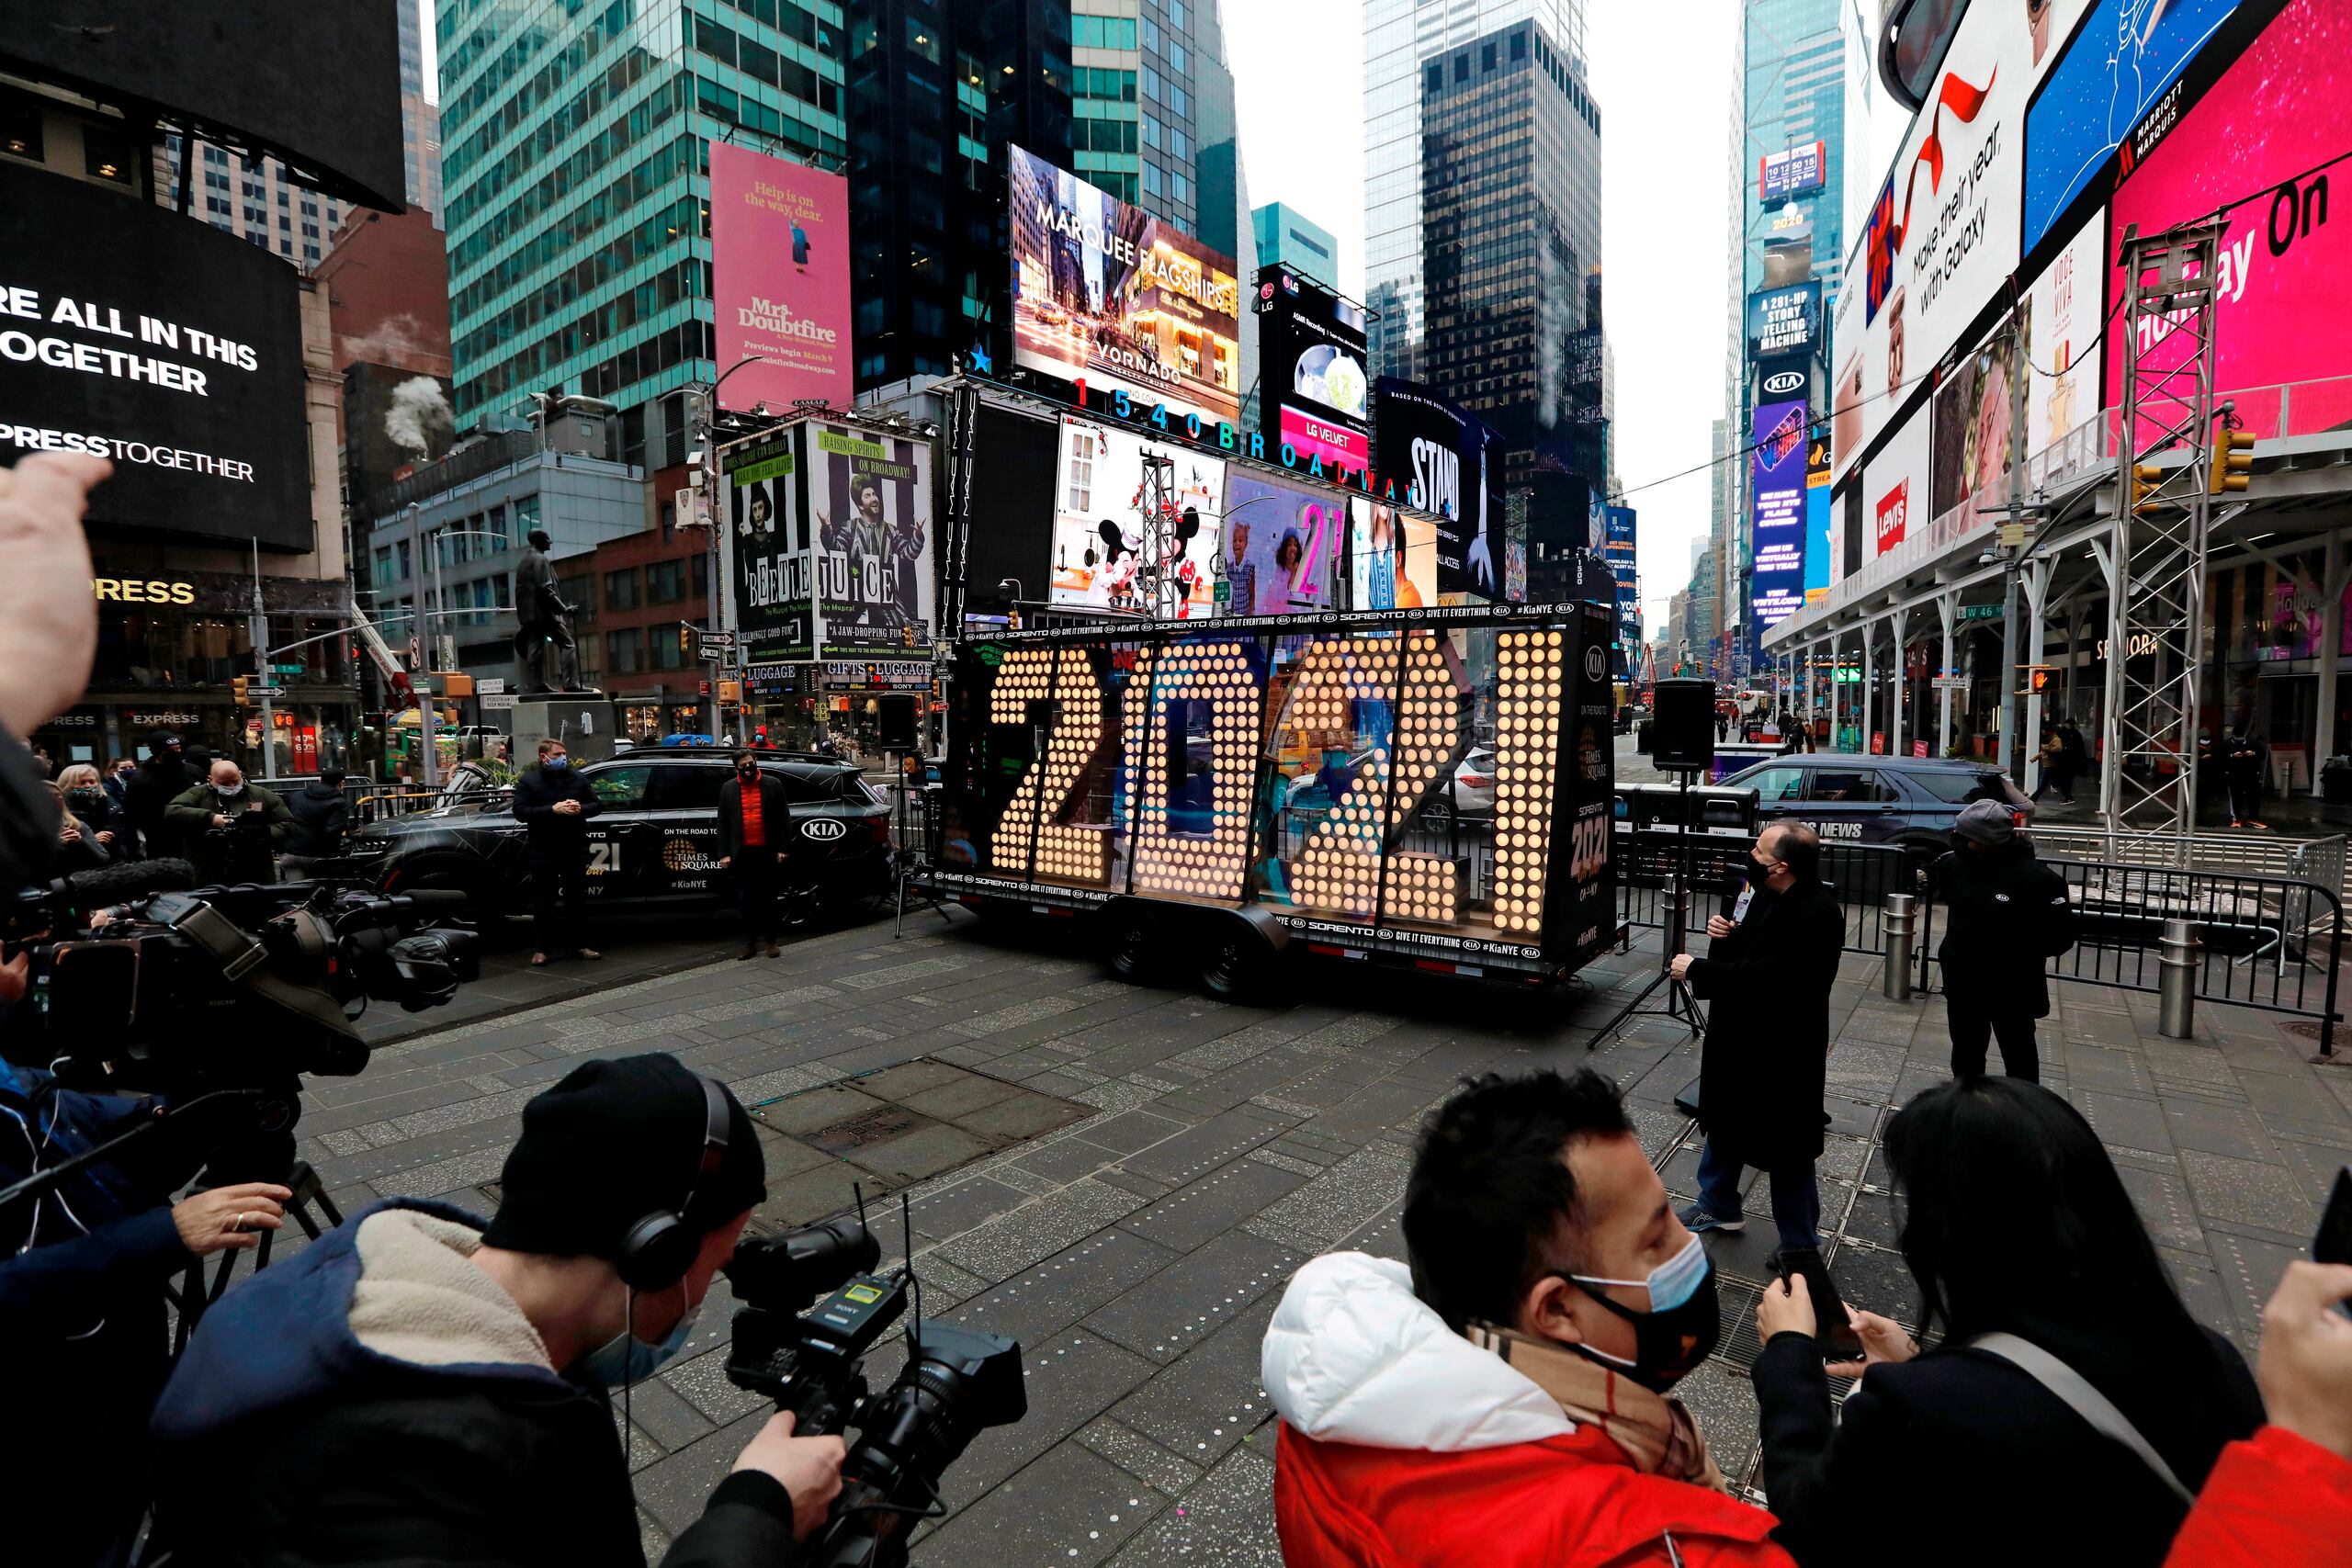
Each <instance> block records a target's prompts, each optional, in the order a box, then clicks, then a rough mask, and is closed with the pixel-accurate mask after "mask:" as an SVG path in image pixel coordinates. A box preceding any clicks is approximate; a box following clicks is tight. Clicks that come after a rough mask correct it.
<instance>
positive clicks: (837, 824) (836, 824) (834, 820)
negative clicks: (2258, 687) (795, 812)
mask: <svg viewBox="0 0 2352 1568" xmlns="http://www.w3.org/2000/svg"><path fill="white" fill-rule="evenodd" d="M848 835H849V829H848V827H847V826H846V825H844V824H843V823H842V819H841V818H838V817H812V818H809V820H808V821H806V822H803V823H802V824H800V836H801V837H802V838H804V839H818V840H830V839H841V838H846V837H848Z"/></svg>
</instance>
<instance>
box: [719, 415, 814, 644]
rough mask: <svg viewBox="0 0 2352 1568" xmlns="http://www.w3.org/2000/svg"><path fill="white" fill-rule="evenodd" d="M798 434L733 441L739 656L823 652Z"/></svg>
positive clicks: (729, 550)
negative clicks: (802, 506)
mask: <svg viewBox="0 0 2352 1568" xmlns="http://www.w3.org/2000/svg"><path fill="white" fill-rule="evenodd" d="M799 446H800V433H799V432H798V431H797V430H787V431H784V432H782V433H780V434H775V435H769V436H765V437H763V438H762V439H760V440H757V441H752V442H746V443H744V444H742V445H741V446H730V447H729V448H728V449H727V452H726V453H725V455H724V457H722V458H721V460H720V467H721V468H723V469H724V470H725V473H726V476H727V518H726V533H725V535H724V536H723V549H722V554H723V555H724V557H725V559H724V561H723V562H722V565H723V566H724V568H725V570H726V573H727V592H728V597H729V607H728V608H729V625H731V626H733V627H734V628H735V633H736V636H737V638H738V639H739V643H740V647H741V662H742V663H745V664H770V663H783V662H792V661H797V660H807V659H814V658H815V657H816V656H817V642H816V636H817V634H816V624H817V617H816V611H815V605H814V604H813V602H812V599H811V596H810V583H811V580H812V573H811V567H812V564H813V563H812V562H811V561H810V559H809V531H808V524H807V522H806V521H805V519H804V518H803V517H802V515H801V512H800V495H799V491H800V485H799V482H798V479H797V477H796V476H797V474H798V472H799V468H800V459H799Z"/></svg>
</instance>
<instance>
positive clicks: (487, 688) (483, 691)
mask: <svg viewBox="0 0 2352 1568" xmlns="http://www.w3.org/2000/svg"><path fill="white" fill-rule="evenodd" d="M505 690H506V677H505V676H503V675H483V676H481V677H479V678H477V679H476V680H475V682H474V695H476V696H478V697H494V696H497V695H499V694H501V693H503V692H504V691H505Z"/></svg>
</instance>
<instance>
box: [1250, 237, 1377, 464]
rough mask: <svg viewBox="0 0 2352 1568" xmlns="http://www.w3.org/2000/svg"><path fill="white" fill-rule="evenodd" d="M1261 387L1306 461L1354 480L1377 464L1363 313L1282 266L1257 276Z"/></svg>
mask: <svg viewBox="0 0 2352 1568" xmlns="http://www.w3.org/2000/svg"><path fill="white" fill-rule="evenodd" d="M1254 308H1255V310H1256V311H1257V316H1258V365H1259V373H1258V384H1259V387H1260V389H1261V397H1262V400H1263V401H1264V402H1265V403H1266V404H1267V406H1269V407H1273V408H1278V409H1279V411H1280V418H1279V424H1280V427H1281V432H1282V439H1283V441H1284V442H1285V443H1287V444H1288V445H1289V446H1290V447H1291V448H1292V450H1294V451H1295V452H1296V453H1297V454H1298V455H1299V456H1300V457H1309V456H1313V457H1321V458H1322V459H1323V461H1324V462H1326V463H1330V464H1336V465H1338V466H1339V467H1340V468H1342V469H1345V470H1346V471H1348V472H1351V473H1357V472H1361V471H1363V468H1364V467H1365V466H1366V464H1367V463H1368V462H1369V460H1370V457H1371V447H1372V442H1371V430H1372V378H1371V377H1370V376H1369V375H1368V374H1367V373H1366V372H1365V370H1364V366H1365V365H1366V363H1368V356H1367V355H1366V353H1365V350H1364V313H1363V306H1361V305H1359V304H1357V303H1355V302H1354V301H1353V300H1351V299H1341V298H1340V296H1338V295H1337V294H1334V293H1332V292H1331V291H1330V290H1329V289H1328V288H1322V287H1321V286H1320V285H1318V284H1316V283H1312V282H1310V281H1308V280H1307V279H1306V278H1303V277H1301V276H1298V275H1297V274H1296V273H1295V272H1293V271H1291V270H1290V269H1289V268H1288V267H1283V266H1265V267H1261V268H1259V270H1258V290H1257V299H1256V304H1255V307H1254Z"/></svg>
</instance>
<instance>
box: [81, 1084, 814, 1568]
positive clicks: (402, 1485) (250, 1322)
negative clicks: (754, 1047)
mask: <svg viewBox="0 0 2352 1568" xmlns="http://www.w3.org/2000/svg"><path fill="white" fill-rule="evenodd" d="M765 1178H766V1170H765V1160H764V1158H763V1156H762V1153H761V1147H760V1140H759V1138H758V1136H757V1133H756V1129H755V1127H754V1125H753V1123H752V1119H751V1117H750V1116H749V1115H748V1114H746V1113H745V1111H744V1110H743V1107H742V1106H741V1104H740V1103H738V1102H737V1100H735V1097H734V1096H733V1095H732V1094H729V1093H728V1091H727V1090H726V1089H723V1088H722V1087H720V1086H719V1085H718V1084H716V1083H708V1082H707V1080H703V1079H700V1078H698V1077H697V1076H696V1075H695V1074H694V1073H692V1072H689V1071H688V1070H687V1069H686V1068H685V1067H684V1066H681V1065H680V1064H679V1062H678V1061H677V1059H676V1058H675V1057H673V1056H666V1055H643V1056H631V1057H626V1058H623V1059H621V1060H618V1061H594V1062H588V1063H584V1064H582V1066H579V1067H576V1068H574V1069H573V1070H572V1071H571V1074H570V1075H568V1076H567V1077H565V1078H564V1079H563V1081H562V1082H560V1083H559V1084H557V1085H556V1086H555V1087H554V1088H553V1089H548V1091H546V1092H545V1093H543V1094H540V1095H539V1096H537V1098H536V1099H534V1100H532V1101H531V1102H530V1103H529V1104H528V1105H526V1106H525V1107H524V1109H523V1134H522V1137H521V1139H520V1140H519V1141H518V1142H517V1143H516V1144H515V1147H514V1149H513V1151H512V1152H511V1153H510V1154H509V1155H508V1156H506V1167H505V1170H504V1173H503V1177H502V1180H501V1187H502V1191H503V1201H502V1202H501V1204H500V1206H499V1210H498V1213H497V1216H496V1217H495V1218H493V1219H492V1220H491V1221H490V1223H489V1224H483V1223H482V1221H481V1220H480V1219H478V1218H476V1217H475V1216H473V1215H472V1214H469V1213H466V1212H465V1211H464V1210H462V1209H458V1208H456V1207H454V1206H452V1205H449V1204H447V1203H440V1202H434V1201H427V1200H424V1199H415V1198H394V1199H390V1200H389V1201H385V1202H382V1203H379V1204H377V1205H376V1206H375V1207H373V1208H370V1209H368V1210H365V1211H363V1212H361V1213H356V1214H354V1215H352V1216H351V1218H350V1220H349V1221H348V1222H347V1223H346V1224H342V1225H339V1226H337V1227H336V1228H334V1230H331V1231H329V1232H328V1233H327V1234H326V1235H323V1236H322V1237H320V1238H319V1240H317V1241H316V1242H313V1243H312V1244H311V1245H310V1246H309V1247H304V1248H303V1249H302V1250H301V1251H300V1252H299V1253H297V1254H295V1255H294V1256H293V1257H292V1258H288V1259H286V1260H285V1261H283V1262H279V1263H276V1264H273V1265H272V1266H271V1267H270V1268H268V1269H263V1270H262V1271H261V1272H260V1273H258V1274H255V1275H254V1277H253V1278H251V1279H249V1280H245V1281H244V1282H243V1283H242V1284H240V1285H239V1286H238V1287H237V1288H236V1290H234V1291H232V1292H230V1293H229V1295H227V1296H226V1297H224V1298H223V1299H222V1301H221V1302H220V1305H218V1306H216V1307H214V1308H213V1309H212V1310H211V1311H209V1312H208V1313H207V1314H205V1317H204V1322H203V1324H202V1325H200V1326H199V1327H198V1329H197V1331H196V1334H195V1337H193V1338H192V1339H191V1340H190V1341H189V1344H188V1348H187V1353H186V1354H185V1355H183V1356H182V1357H181V1359H180V1362H179V1365H178V1367H177V1368H176V1369H175V1371H173V1373H172V1377H171V1381H170V1382H169V1383H168V1384H167V1385H166V1386H165V1388H164V1394H163V1397H162V1399H161V1400H160V1401H158V1402H157V1404H156V1407H155V1417H154V1423H153V1430H154V1435H155V1441H156V1448H157V1454H158V1460H159V1463H158V1465H157V1467H156V1468H157V1480H158V1483H159V1487H160V1491H161V1495H160V1496H159V1498H158V1500H157V1505H156V1512H155V1519H156V1522H155V1540H157V1541H159V1542H162V1543H165V1544H167V1545H168V1546H169V1547H170V1548H171V1549H172V1550H173V1551H174V1552H175V1555H173V1556H172V1557H171V1559H170V1561H172V1562H187V1563H216V1562H238V1563H249V1564H255V1565H262V1564H266V1565H268V1568H297V1565H307V1564H314V1563H325V1562H338V1563H346V1564H359V1563H377V1564H390V1563H395V1562H398V1563H427V1562H434V1563H451V1564H457V1563H464V1564H468V1565H469V1568H523V1565H525V1564H531V1565H537V1564H549V1563H565V1564H572V1565H577V1568H642V1565H643V1563H644V1562H645V1555H644V1549H643V1546H642V1544H641V1541H640V1536H639V1524H638V1512H637V1508H636V1506H635V1505H634V1501H633V1499H632V1497H631V1495H630V1486H629V1474H628V1459H627V1456H626V1455H625V1454H624V1452H623V1450H622V1447H621V1443H620V1440H619V1438H618V1436H617V1434H616V1431H615V1427H616V1425H618V1423H616V1421H615V1419H614V1416H615V1412H614V1410H613V1408H612V1401H611V1400H610V1399H609V1398H608V1397H607V1391H608V1390H609V1391H614V1392H617V1391H619V1390H620V1389H623V1388H625V1387H627V1386H628V1385H629V1384H632V1383H635V1382H642V1381H644V1380H645V1379H647V1378H649V1377H650V1376H651V1375H652V1373H653V1371H655V1370H656V1369H658V1368H660V1367H661V1366H662V1365H663V1364H665V1363H666V1362H667V1361H669V1360H670V1359H671V1358H672V1357H673V1356H675V1355H676V1354H677V1353H678V1351H679V1350H680V1349H682V1348H684V1345H685V1344H686V1342H687V1339H688V1337H689V1336H690V1335H691V1333H692V1332H693V1327H694V1325H695V1317H696V1314H698V1313H699V1312H700V1311H701V1309H702V1307H703V1305H704V1304H705V1302H706V1301H707V1297H708V1294H709V1292H710V1290H711V1288H712V1286H713V1284H714V1283H715V1281H714V1280H713V1276H714V1275H715V1274H716V1273H717V1272H718V1269H719V1268H720V1267H721V1266H722V1265H724V1264H725V1263H726V1262H727V1261H728V1260H729V1258H730V1257H731V1256H732V1255H733V1253H734V1249H735V1245H736V1238H737V1237H738V1236H740V1235H741V1234H742V1230H743V1225H744V1223H745V1222H746V1221H747V1220H748V1219H750V1217H751V1213H752V1208H753V1206H754V1205H756V1204H758V1203H759V1202H761V1201H763V1200H764V1199H765V1197H766V1195H767V1189H766V1179H765ZM651 1215H662V1216H669V1215H674V1216H676V1218H675V1219H674V1221H673V1226H674V1231H675V1234H674V1235H673V1236H672V1238H671V1239H672V1241H673V1243H683V1244H684V1245H682V1246H681V1245H672V1246H669V1247H664V1248H662V1251H661V1252H660V1253H658V1254H657V1253H655V1252H654V1251H653V1249H652V1248H650V1247H647V1246H646V1245H645V1244H644V1242H643V1241H642V1240H641V1239H640V1237H641V1235H642V1233H643V1231H644V1221H645V1220H646V1218H647V1217H648V1216H651ZM624 1271H626V1272H627V1274H628V1280H624V1279H623V1273H624ZM629 1281H634V1283H633V1284H631V1283H630V1282H629ZM706 1332H707V1329H706ZM648 1392H649V1393H656V1392H659V1393H662V1395H663V1397H664V1398H674V1395H672V1394H670V1393H669V1392H668V1391H667V1390H658V1391H657V1390H654V1389H651V1388H649V1389H648ZM792 1425H793V1423H792V1417H791V1416H789V1415H777V1416H771V1417H770V1418H769V1420H768V1421H767V1423H766V1425H765V1426H764V1427H763V1428H762V1430H761V1431H760V1433H759V1435H758V1436H756V1437H754V1438H752V1441H751V1443H750V1445H749V1446H748V1447H746V1448H745V1449H744V1450H743V1451H742V1454H741V1458H739V1459H738V1460H737V1461H735V1466H734V1470H733V1472H732V1473H731V1474H729V1475H727V1476H726V1477H724V1478H723V1479H718V1485H717V1486H716V1487H715V1488H714V1489H713V1490H712V1492H711V1494H710V1498H709V1501H708V1503H707V1506H705V1508H704V1509H703V1512H702V1517H701V1518H700V1519H699V1520H697V1521H696V1522H695V1523H694V1524H693V1525H690V1526H689V1527H687V1529H685V1530H684V1532H683V1533H682V1534H681V1535H680V1536H679V1537H678V1540H677V1542H676V1544H675V1545H673V1547H672V1548H671V1550H670V1552H669V1555H668V1556H667V1558H666V1559H665V1560H664V1562H665V1563H666V1564H667V1565H668V1568H679V1565H681V1564H685V1563H694V1564H697V1565H701V1564H721V1563H726V1564H739V1563H740V1564H743V1565H744V1568H751V1565H752V1564H758V1565H760V1568H790V1565H791V1563H792V1562H794V1561H795V1559H796V1558H797V1557H798V1556H799V1552H798V1551H797V1548H796V1546H795V1544H794V1538H795V1537H796V1536H799V1537H802V1538H806V1537H807V1536H808V1535H809V1534H810V1533H811V1532H813V1531H814V1530H815V1529H817V1528H818V1527H819V1526H820V1525H821V1524H822V1523H823V1521H824V1517H825V1512H826V1508H827V1506H828V1505H829V1504H830V1503H831V1500H832V1498H833V1496H834V1495H837V1494H838V1493H839V1491H840V1489H841V1461H842V1441H841V1439H840V1438H794V1437H793V1436H792V1435H791V1433H792ZM717 1440H718V1441H719V1442H722V1443H724V1442H727V1441H729V1439H727V1438H718V1439H717ZM81 1457H82V1459H83V1460H84V1461H85V1463H86V1462H87V1461H88V1459H89V1456H88V1455H86V1454H85V1455H82V1456H81ZM256 1466H261V1467H263V1468H265V1469H266V1472H267V1479H266V1481H265V1480H257V1479H254V1475H253V1472H254V1468H255V1467H256ZM714 1478H715V1477H714ZM232 1499H233V1501H232Z"/></svg>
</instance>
